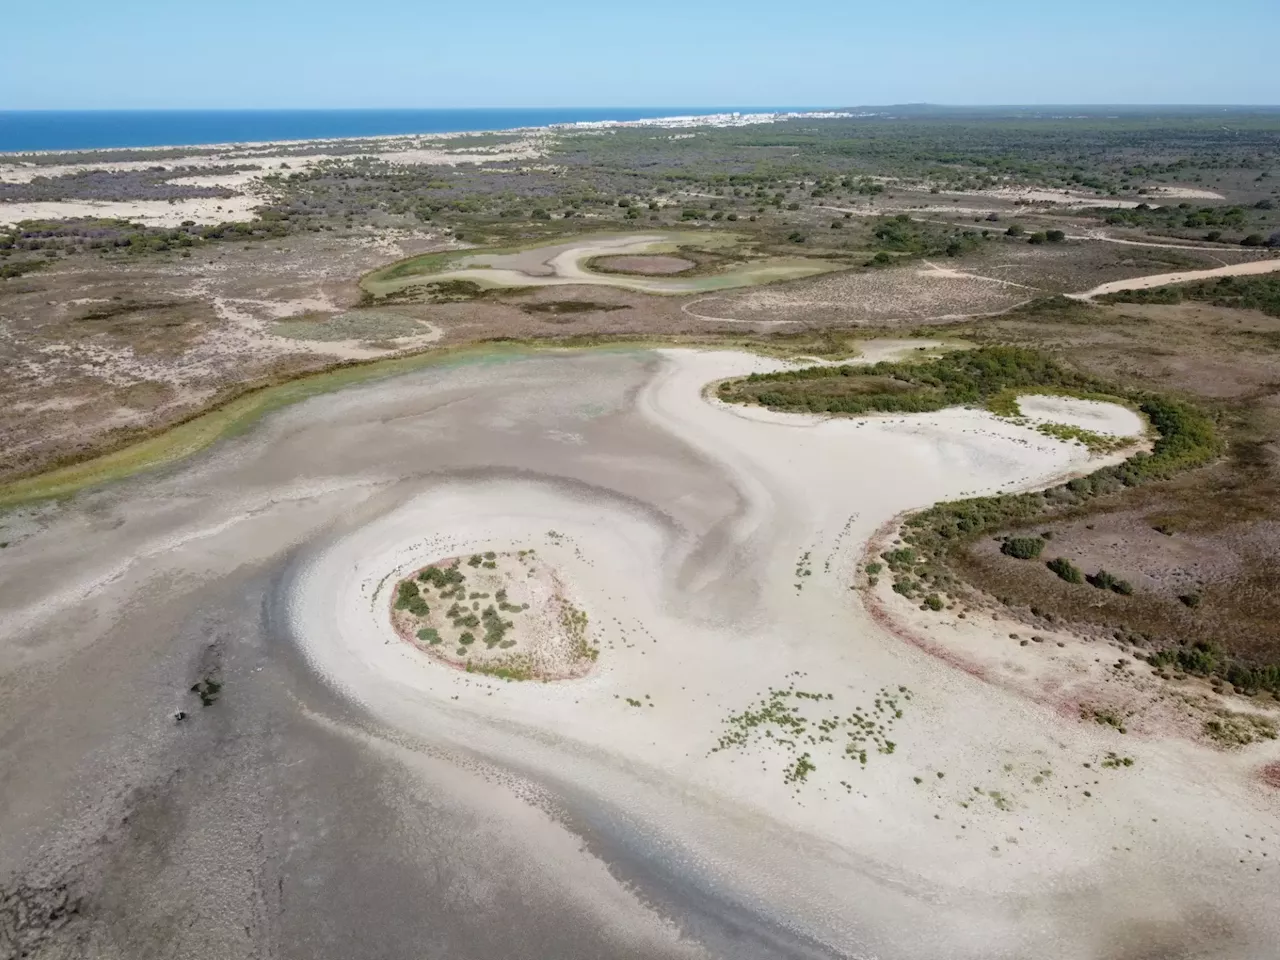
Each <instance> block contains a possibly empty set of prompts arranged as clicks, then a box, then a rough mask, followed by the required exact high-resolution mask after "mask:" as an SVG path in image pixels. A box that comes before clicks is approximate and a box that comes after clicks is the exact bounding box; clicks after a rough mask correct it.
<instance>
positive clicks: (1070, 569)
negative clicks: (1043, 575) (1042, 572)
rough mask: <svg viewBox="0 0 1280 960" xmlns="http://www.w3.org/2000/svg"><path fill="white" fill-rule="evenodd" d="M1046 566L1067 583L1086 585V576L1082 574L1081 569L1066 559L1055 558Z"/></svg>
mask: <svg viewBox="0 0 1280 960" xmlns="http://www.w3.org/2000/svg"><path fill="white" fill-rule="evenodd" d="M1045 566H1046V567H1048V568H1049V569H1050V570H1052V571H1053V572H1054V573H1056V574H1057V575H1058V578H1059V579H1060V580H1065V581H1067V583H1084V574H1082V573H1081V572H1080V568H1079V567H1077V566H1076V565H1075V564H1074V563H1072V562H1071V561H1070V560H1068V559H1067V558H1066V557H1054V558H1053V559H1052V560H1050V561H1049V562H1048V563H1046V564H1045Z"/></svg>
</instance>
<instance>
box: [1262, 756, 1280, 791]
mask: <svg viewBox="0 0 1280 960" xmlns="http://www.w3.org/2000/svg"><path fill="white" fill-rule="evenodd" d="M1262 782H1263V783H1265V784H1266V785H1267V786H1268V787H1275V788H1276V789H1277V790H1280V762H1277V763H1270V764H1267V766H1265V767H1263V768H1262Z"/></svg>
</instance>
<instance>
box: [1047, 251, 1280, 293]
mask: <svg viewBox="0 0 1280 960" xmlns="http://www.w3.org/2000/svg"><path fill="white" fill-rule="evenodd" d="M1277 270H1280V257H1276V258H1275V259H1271V260H1253V261H1250V262H1249V263H1233V264H1229V265H1227V266H1225V267H1212V268H1210V269H1208V270H1186V271H1183V272H1182V273H1157V274H1152V275H1150V276H1145V277H1130V278H1129V279H1128V280H1113V281H1111V282H1110V283H1103V284H1100V285H1099V286H1096V287H1094V288H1093V289H1092V290H1086V291H1084V292H1083V293H1071V294H1068V296H1070V297H1072V298H1074V299H1076V300H1092V299H1094V298H1095V297H1101V296H1105V295H1106V294H1108V293H1119V292H1120V291H1122V290H1150V289H1151V288H1152V287H1163V286H1167V285H1169V284H1171V283H1194V282H1195V281H1197V280H1213V279H1215V278H1217V277H1248V276H1257V275H1259V274H1263V273H1275V272H1276V271H1277Z"/></svg>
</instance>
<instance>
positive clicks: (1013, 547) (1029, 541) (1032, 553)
mask: <svg viewBox="0 0 1280 960" xmlns="http://www.w3.org/2000/svg"><path fill="white" fill-rule="evenodd" d="M1043 550H1044V538H1042V537H1010V538H1009V539H1007V540H1005V541H1004V543H1002V544H1000V552H1001V553H1003V554H1004V555H1005V556H1006V557H1016V558H1017V559H1019V560H1035V559H1038V558H1039V556H1040V553H1041V551H1043Z"/></svg>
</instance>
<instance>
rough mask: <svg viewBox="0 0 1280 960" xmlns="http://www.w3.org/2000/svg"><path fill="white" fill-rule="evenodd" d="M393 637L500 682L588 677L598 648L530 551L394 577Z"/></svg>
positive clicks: (555, 579)
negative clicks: (400, 578) (403, 577)
mask: <svg viewBox="0 0 1280 960" xmlns="http://www.w3.org/2000/svg"><path fill="white" fill-rule="evenodd" d="M391 622H392V624H393V626H394V627H395V630H396V633H398V634H399V635H400V637H401V638H402V639H404V640H406V641H408V642H409V643H411V644H413V645H414V646H415V647H417V648H418V649H419V650H422V651H424V652H426V653H427V655H428V656H430V657H431V658H432V659H435V660H438V661H440V662H442V663H445V664H447V665H449V666H451V667H454V668H457V669H460V670H465V671H467V672H468V673H483V674H487V675H489V676H494V677H499V678H502V679H506V680H566V679H571V678H574V677H581V676H584V675H585V674H586V673H588V672H589V671H590V669H591V667H592V666H593V665H594V664H595V662H596V658H597V657H598V656H599V654H600V651H599V648H598V647H597V646H596V645H595V644H593V643H592V642H591V640H590V638H589V637H588V635H587V615H586V613H585V612H583V611H582V610H580V609H579V608H578V607H576V606H574V605H573V604H572V603H571V602H570V601H569V599H568V596H567V593H566V590H565V587H564V584H563V583H562V582H561V580H560V577H559V576H558V575H557V574H556V571H555V570H554V569H553V568H552V567H551V566H550V565H548V564H547V563H545V562H544V561H542V560H541V559H540V558H539V557H538V555H537V551H536V550H533V549H529V550H519V551H517V552H515V553H495V552H493V551H488V552H486V553H476V554H472V555H470V556H469V557H467V558H466V559H465V560H464V559H462V558H460V557H454V558H450V559H447V560H441V561H438V562H436V563H433V564H431V565H429V566H426V567H423V568H422V569H420V570H417V571H415V572H414V573H413V574H412V575H410V576H408V577H406V578H405V579H403V580H400V581H399V582H398V583H397V584H396V586H395V591H394V594H393V597H392V601H391Z"/></svg>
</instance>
